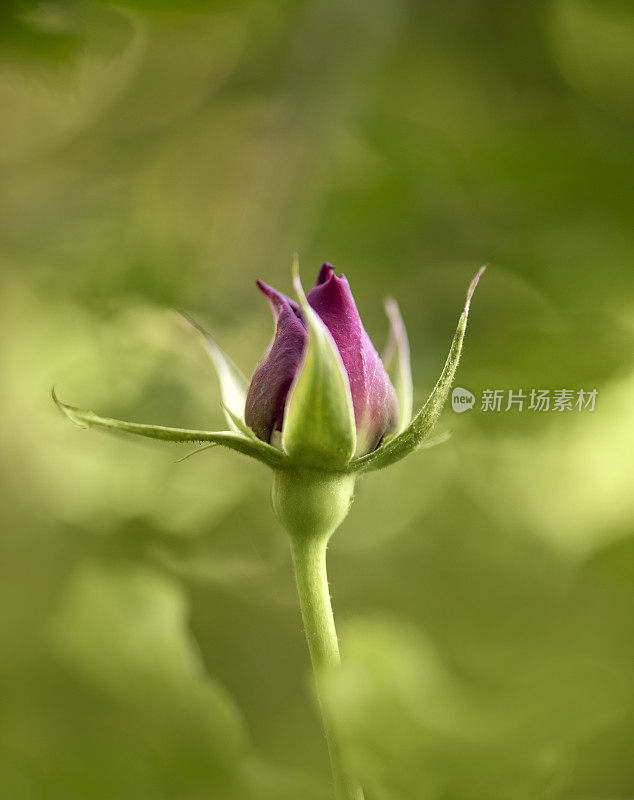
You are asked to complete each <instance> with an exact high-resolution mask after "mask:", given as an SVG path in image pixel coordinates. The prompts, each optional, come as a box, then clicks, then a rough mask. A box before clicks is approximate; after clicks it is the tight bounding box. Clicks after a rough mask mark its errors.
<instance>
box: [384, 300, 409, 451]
mask: <svg viewBox="0 0 634 800" xmlns="http://www.w3.org/2000/svg"><path fill="white" fill-rule="evenodd" d="M385 313H386V314H387V316H388V319H389V320H390V332H389V334H388V339H387V344H386V345H385V352H384V353H383V364H384V366H385V369H386V370H387V372H388V374H389V376H390V379H391V380H392V384H393V385H394V389H395V390H396V397H397V399H398V426H397V428H396V432H395V435H396V436H398V434H399V433H401V431H403V430H404V429H405V428H406V427H407V426H408V425H409V423H410V421H411V419H412V403H413V396H414V390H413V387H412V366H411V363H410V355H409V342H408V340H407V331H406V330H405V323H404V322H403V318H402V317H401V312H400V309H399V307H398V303H397V302H396V300H395V299H394V298H393V297H388V298H387V299H386V300H385Z"/></svg>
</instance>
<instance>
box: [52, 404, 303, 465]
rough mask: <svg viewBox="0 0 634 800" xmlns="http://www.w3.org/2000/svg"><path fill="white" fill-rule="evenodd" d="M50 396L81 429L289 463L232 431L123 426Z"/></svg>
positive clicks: (256, 441)
mask: <svg viewBox="0 0 634 800" xmlns="http://www.w3.org/2000/svg"><path fill="white" fill-rule="evenodd" d="M52 395H53V400H54V402H55V405H56V406H57V407H58V408H59V410H60V411H61V412H62V413H63V414H64V415H65V416H66V417H68V419H69V420H70V421H71V422H73V423H75V425H78V426H79V427H80V428H92V427H97V428H106V429H108V430H113V431H121V432H123V433H133V434H135V435H137V436H145V437H147V438H150V439H162V440H164V441H168V442H211V443H212V444H213V445H220V446H222V447H228V448H230V449H231V450H235V451H236V452H238V453H242V454H243V455H246V456H250V457H251V458H256V459H258V461H262V462H263V463H265V464H267V465H268V466H270V467H273V468H274V469H282V468H284V466H285V465H286V464H287V461H288V460H287V459H286V457H285V456H284V454H283V453H281V452H280V451H279V450H276V449H275V448H274V447H271V445H269V444H266V442H262V441H260V440H259V439H255V438H252V439H251V438H247V437H246V436H244V435H243V434H242V433H236V432H235V431H195V430H189V429H187V428H166V427H164V426H163V425H145V424H142V423H138V422H125V421H123V420H119V419H112V418H110V417H101V416H99V415H98V414H95V413H94V411H84V410H82V409H80V408H76V407H75V406H69V405H66V404H65V403H62V402H61V401H60V400H58V398H57V395H56V394H55V389H53V390H52Z"/></svg>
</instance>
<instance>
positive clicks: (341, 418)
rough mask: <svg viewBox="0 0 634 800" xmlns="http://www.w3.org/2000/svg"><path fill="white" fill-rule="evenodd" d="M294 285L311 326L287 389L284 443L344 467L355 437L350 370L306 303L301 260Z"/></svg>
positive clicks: (304, 456) (305, 457) (294, 452)
mask: <svg viewBox="0 0 634 800" xmlns="http://www.w3.org/2000/svg"><path fill="white" fill-rule="evenodd" d="M293 287H294V289H295V292H296V294H297V297H298V300H299V302H300V305H301V309H302V313H303V315H304V319H305V320H306V325H307V327H308V344H307V345H306V350H305V352H304V357H303V360H302V364H301V367H300V370H299V373H298V375H297V377H296V378H295V380H294V382H293V385H292V386H291V389H290V392H289V395H288V400H287V404H286V411H285V413H284V426H283V429H282V446H283V448H284V451H285V452H286V453H287V454H288V455H289V456H290V457H291V458H293V459H297V460H299V461H302V462H304V463H307V464H312V465H314V466H323V467H327V468H335V469H336V468H338V467H345V466H346V465H347V464H348V463H349V461H350V459H351V458H352V455H353V453H354V450H355V447H356V440H357V435H356V428H355V422H354V410H353V407H352V395H351V393H350V383H349V381H348V376H347V374H346V371H345V368H344V366H343V362H342V360H341V356H340V355H339V351H338V349H337V345H336V344H335V342H334V340H333V338H332V336H331V335H330V332H329V331H328V329H327V328H326V326H325V325H324V323H323V322H322V321H321V319H320V318H319V317H318V315H317V314H316V313H315V312H314V311H313V309H312V308H311V307H310V306H309V305H308V302H307V300H306V296H305V294H304V290H303V288H302V284H301V281H300V279H299V270H298V267H297V262H295V263H294V264H293Z"/></svg>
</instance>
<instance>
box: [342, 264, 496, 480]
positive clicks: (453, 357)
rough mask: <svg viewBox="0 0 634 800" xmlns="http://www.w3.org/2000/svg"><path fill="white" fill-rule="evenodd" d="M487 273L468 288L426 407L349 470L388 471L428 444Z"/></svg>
mask: <svg viewBox="0 0 634 800" xmlns="http://www.w3.org/2000/svg"><path fill="white" fill-rule="evenodd" d="M484 270H485V267H481V268H480V269H479V270H478V272H477V274H476V276H475V278H474V279H473V280H472V281H471V284H470V285H469V291H468V292H467V299H466V302H465V306H464V309H463V311H462V314H461V315H460V319H459V320H458V328H457V330H456V333H455V334H454V337H453V341H452V343H451V349H450V350H449V355H448V356H447V361H446V362H445V366H444V368H443V371H442V372H441V374H440V378H438V381H437V383H436V385H435V386H434V388H433V390H432V392H431V394H430V395H429V397H428V398H427V402H426V403H425V405H424V406H423V407H422V409H421V410H420V411H419V412H418V414H416V416H415V417H414V419H413V420H412V421H411V423H410V424H409V425H408V426H407V427H406V428H405V430H404V431H402V432H401V433H400V434H399V435H398V436H395V437H394V438H392V439H389V440H388V441H387V442H386V443H385V444H384V445H383V446H382V447H379V449H378V450H375V451H374V452H373V453H368V455H366V456H362V457H361V458H357V459H355V460H354V461H352V462H351V463H350V466H349V469H350V470H353V471H359V472H361V471H373V470H377V469H383V467H388V466H390V464H394V463H395V462H397V461H400V460H401V459H402V458H404V457H405V456H406V455H408V454H409V453H411V452H412V451H413V450H416V449H418V448H419V447H421V446H423V445H424V444H425V440H426V439H427V437H428V436H429V434H430V433H431V431H432V429H433V428H434V426H435V424H436V422H437V421H438V418H439V417H440V412H441V411H442V409H443V406H444V405H445V402H446V400H447V397H448V396H449V391H450V389H451V384H452V383H453V379H454V376H455V374H456V369H457V368H458V362H459V360H460V353H461V351H462V342H463V339H464V335H465V331H466V329H467V317H468V315H469V305H470V303H471V298H472V296H473V292H474V291H475V288H476V286H477V283H478V280H479V279H480V276H481V275H482V273H483V272H484Z"/></svg>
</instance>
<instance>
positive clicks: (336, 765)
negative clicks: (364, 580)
mask: <svg viewBox="0 0 634 800" xmlns="http://www.w3.org/2000/svg"><path fill="white" fill-rule="evenodd" d="M328 538H329V537H328V536H317V535H309V536H291V549H292V553H293V565H294V567H295V580H296V582H297V592H298V594H299V601H300V605H301V609H302V618H303V620H304V629H305V631H306V640H307V642H308V649H309V651H310V659H311V662H312V665H313V673H314V676H315V685H316V688H317V700H318V703H319V708H320V711H321V717H322V721H323V726H324V731H325V734H326V742H327V744H328V752H329V753H330V764H331V767H332V775H333V781H334V787H335V797H336V798H337V800H363V792H362V790H361V787H360V786H359V785H358V783H357V782H356V781H355V780H354V778H353V777H352V776H351V775H350V774H349V772H348V771H347V769H346V766H345V764H344V760H343V756H342V748H341V741H340V737H339V735H338V732H337V729H336V726H335V724H334V722H333V721H332V720H331V719H330V714H329V712H328V707H327V704H325V703H324V701H323V692H322V680H323V677H324V676H325V675H326V674H327V672H328V671H329V670H330V669H332V668H333V667H336V666H338V665H339V663H340V657H339V643H338V641H337V631H336V630H335V620H334V617H333V614H332V605H331V603H330V592H329V589H328V575H327V573H326V547H327V544H328Z"/></svg>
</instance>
